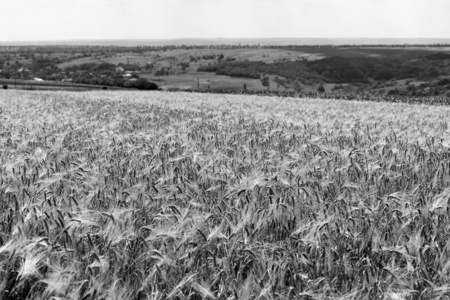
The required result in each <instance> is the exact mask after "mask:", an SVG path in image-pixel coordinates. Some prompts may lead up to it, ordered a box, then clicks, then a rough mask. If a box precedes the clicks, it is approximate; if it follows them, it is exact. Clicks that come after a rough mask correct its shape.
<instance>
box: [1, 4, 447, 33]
mask: <svg viewBox="0 0 450 300" xmlns="http://www.w3.org/2000/svg"><path fill="white" fill-rule="evenodd" d="M218 37H222V38H262V37H272V38H273V37H299V38H301V37H326V38H336V37H341V38H345V37H368V38H371V37H372V38H390V37H395V38H402V37H403V38H416V37H421V38H450V0H0V41H42V40H71V39H83V40H84V39H172V38H218Z"/></svg>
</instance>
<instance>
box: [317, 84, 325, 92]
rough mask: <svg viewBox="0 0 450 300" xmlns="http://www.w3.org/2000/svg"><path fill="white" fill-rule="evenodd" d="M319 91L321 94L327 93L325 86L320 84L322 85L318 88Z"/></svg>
mask: <svg viewBox="0 0 450 300" xmlns="http://www.w3.org/2000/svg"><path fill="white" fill-rule="evenodd" d="M317 91H318V92H319V93H325V88H324V86H323V85H322V84H320V85H319V86H318V87H317Z"/></svg>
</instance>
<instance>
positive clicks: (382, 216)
mask: <svg viewBox="0 0 450 300" xmlns="http://www.w3.org/2000/svg"><path fill="white" fill-rule="evenodd" d="M449 116H450V107H439V106H425V105H407V104H395V103H371V102H351V101H334V100H317V99H290V98H275V97H273V98H270V97H256V96H235V95H212V94H194V93H164V92H151V93H148V92H147V93H145V92H111V91H103V92H102V91H96V92H85V93H75V92H42V91H41V92H38V91H12V90H4V91H0V120H1V122H0V139H1V145H2V146H1V147H0V161H1V165H0V166H1V168H0V299H155V300H156V299H230V300H231V299H235V300H237V299H449V298H450V296H449V295H450V284H449V282H450V244H449V237H450V217H449V209H450V206H449V199H450V187H449V185H450V130H449V124H448V120H449ZM446 297H447V298H446Z"/></svg>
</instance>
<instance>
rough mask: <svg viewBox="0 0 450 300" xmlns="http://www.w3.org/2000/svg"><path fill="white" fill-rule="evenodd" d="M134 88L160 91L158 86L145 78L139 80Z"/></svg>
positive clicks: (134, 84)
mask: <svg viewBox="0 0 450 300" xmlns="http://www.w3.org/2000/svg"><path fill="white" fill-rule="evenodd" d="M132 86H133V87H134V88H137V89H138V90H157V89H158V85H157V84H155V83H153V82H150V81H148V80H147V79H145V78H139V79H138V80H136V81H135V82H134V83H133V84H132Z"/></svg>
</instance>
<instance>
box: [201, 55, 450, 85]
mask: <svg viewBox="0 0 450 300" xmlns="http://www.w3.org/2000/svg"><path fill="white" fill-rule="evenodd" d="M449 59H450V54H446V53H436V54H432V55H429V56H426V57H422V58H419V59H414V60H411V59H398V58H372V57H351V58H350V57H341V56H334V57H327V58H324V59H321V60H315V61H306V60H298V61H286V62H275V63H265V62H261V61H258V62H255V61H227V60H225V61H222V62H219V63H216V64H213V65H207V66H201V67H199V69H198V71H202V72H215V73H216V74H218V75H228V76H232V77H245V78H255V79H257V78H261V76H264V75H265V74H271V75H277V76H282V77H284V78H286V79H289V80H295V79H299V80H323V81H325V82H335V83H368V82H369V80H370V79H373V80H377V81H385V80H391V79H404V78H420V79H427V78H433V77H436V76H440V75H447V74H448V71H449V70H448V69H449V66H448V64H447V65H444V64H442V61H444V60H449Z"/></svg>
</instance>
